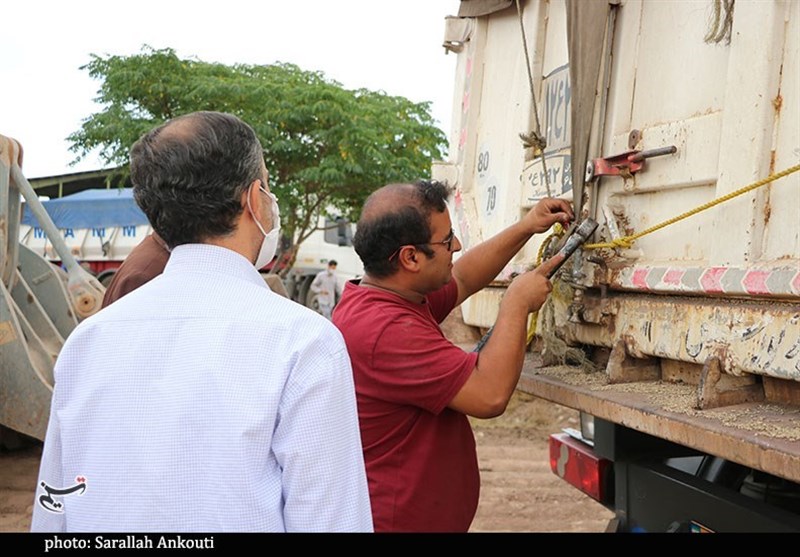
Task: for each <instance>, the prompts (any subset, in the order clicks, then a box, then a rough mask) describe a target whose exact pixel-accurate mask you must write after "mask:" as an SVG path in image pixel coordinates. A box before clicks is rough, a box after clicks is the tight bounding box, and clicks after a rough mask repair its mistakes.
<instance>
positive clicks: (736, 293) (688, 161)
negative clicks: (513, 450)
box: [433, 0, 800, 532]
mask: <svg viewBox="0 0 800 557" xmlns="http://www.w3.org/2000/svg"><path fill="white" fill-rule="evenodd" d="M444 44H445V48H446V49H447V50H449V51H450V53H453V54H455V55H456V56H457V65H456V77H455V91H454V109H453V120H452V121H453V128H452V130H451V133H450V150H449V155H448V160H446V161H441V162H438V163H435V164H434V167H433V174H434V177H436V178H439V179H442V180H446V181H447V182H448V183H449V184H450V185H451V186H453V187H454V191H455V194H454V204H453V208H452V216H453V221H454V222H455V223H456V226H457V227H458V228H457V230H458V232H459V234H460V236H459V237H460V238H461V239H462V243H463V244H464V246H465V248H467V249H468V248H469V247H470V246H471V245H475V244H477V243H479V242H481V241H482V240H485V239H487V238H489V237H490V236H492V235H493V234H495V233H497V232H499V231H500V230H502V229H503V228H504V227H506V226H507V225H508V224H510V223H512V222H514V221H516V220H517V219H518V218H519V216H520V215H521V214H523V213H524V212H525V211H527V210H528V209H529V208H530V207H532V206H533V205H534V204H535V203H536V202H537V201H538V200H539V199H541V198H542V197H545V196H556V197H562V198H565V199H568V200H571V201H572V203H573V205H574V208H575V212H576V215H578V216H579V220H580V219H584V218H592V219H593V220H595V221H597V222H598V223H600V226H599V227H598V229H597V230H596V232H595V234H594V236H593V237H592V238H590V239H589V241H588V242H587V244H585V245H584V246H583V248H582V249H580V250H578V252H577V253H576V254H575V255H574V256H573V257H572V258H571V259H570V261H569V262H568V263H567V264H566V265H564V267H562V269H561V271H559V273H558V274H557V275H556V277H554V279H553V284H554V290H553V292H552V294H551V295H550V297H549V299H548V301H547V303H546V304H545V306H543V307H542V308H541V309H540V311H539V312H538V313H537V314H535V315H534V316H532V318H531V326H530V331H529V339H530V341H531V350H530V351H529V353H528V357H527V358H526V363H525V366H524V368H523V373H522V377H521V379H520V382H519V384H518V388H519V389H520V390H522V391H525V392H527V393H531V394H534V395H537V396H539V397H542V398H544V399H547V400H550V401H553V402H555V403H557V404H560V405H564V406H567V407H570V408H573V409H577V410H579V411H580V415H581V430H580V431H578V430H577V429H570V430H567V431H565V432H561V433H554V434H553V435H552V436H551V437H550V451H551V458H550V461H551V467H552V469H553V471H554V472H555V473H556V474H558V475H559V476H561V477H562V478H563V479H564V480H566V481H569V482H570V483H571V484H573V485H575V486H576V487H578V488H579V489H581V490H583V491H584V492H585V493H587V494H589V495H591V496H592V497H594V498H595V499H597V500H599V501H600V502H602V503H603V504H604V505H606V506H607V507H608V508H610V509H612V510H613V511H614V513H615V518H614V519H613V520H612V522H611V524H609V531H623V532H632V531H648V532H666V531H692V532H706V531H715V532H722V531H753V532H756V531H798V530H800V172H798V170H800V165H799V164H798V163H800V2H796V1H791V0H787V1H778V0H776V1H747V0H737V1H736V2H720V1H718V0H716V1H715V0H708V1H697V2H656V1H646V0H645V1H641V0H621V1H617V0H611V1H606V0H595V1H592V2H588V1H569V0H550V1H546V0H541V1H533V0H528V1H520V2H515V1H514V2H512V1H511V0H508V1H502V0H492V1H483V0H467V1H462V2H461V3H460V6H459V12H458V15H457V16H453V17H448V18H447V19H446V20H445V42H444ZM561 241H563V233H562V232H561V231H559V230H556V229H553V230H551V232H550V233H548V234H543V235H541V236H537V237H535V238H534V239H533V240H532V241H531V242H529V243H528V245H527V246H526V247H525V249H524V250H523V251H522V252H521V253H520V254H519V255H518V256H517V257H516V258H515V259H514V260H513V261H512V262H511V263H510V264H509V265H508V267H507V268H506V269H504V270H503V272H502V273H501V274H500V275H499V276H498V277H497V278H496V280H495V281H494V282H493V283H492V284H491V285H490V286H489V287H488V288H486V289H484V290H483V291H481V292H480V293H478V294H476V295H475V296H474V297H473V298H471V299H470V300H468V301H467V302H465V304H464V306H463V308H462V310H463V315H464V320H465V322H466V323H468V324H470V325H473V326H476V327H481V328H483V329H488V328H490V327H491V326H492V325H493V323H494V320H495V319H496V316H497V309H498V305H499V300H500V299H501V298H502V295H503V292H504V291H505V287H506V286H507V285H508V283H509V281H510V280H511V279H512V277H513V276H514V274H515V273H520V272H524V271H525V270H527V269H529V268H530V267H531V266H533V265H535V264H537V262H539V261H541V260H543V259H545V258H547V257H549V256H550V255H552V254H553V253H555V250H556V249H557V247H558V245H559V242H561Z"/></svg>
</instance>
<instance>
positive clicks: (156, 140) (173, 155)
mask: <svg viewBox="0 0 800 557" xmlns="http://www.w3.org/2000/svg"><path fill="white" fill-rule="evenodd" d="M262 164H263V149H262V146H261V143H260V142H259V141H258V137H257V136H256V134H255V132H254V131H253V128H251V127H250V126H249V125H247V124H246V123H245V122H243V121H242V120H240V119H239V118H237V117H236V116H233V115H232V114H225V113H221V112H193V113H191V114H186V115H183V116H179V117H177V118H175V119H173V120H170V121H168V122H166V123H165V124H162V125H161V126H158V127H157V128H155V129H153V130H151V131H150V132H148V133H146V134H145V135H144V136H142V137H141V138H140V139H139V140H138V141H137V142H136V143H134V145H133V147H132V148H131V162H130V165H131V181H132V182H133V195H134V199H135V200H136V203H137V204H138V205H139V207H141V209H142V211H143V212H144V213H145V215H147V218H148V219H149V220H150V224H151V225H152V227H153V229H154V230H155V231H156V232H157V233H158V235H159V236H161V238H163V239H164V241H165V242H166V244H167V245H168V246H169V247H170V248H174V247H175V246H179V245H181V244H189V243H198V242H202V241H204V240H206V239H208V238H214V237H220V236H226V235H228V234H230V233H231V232H233V231H234V229H235V226H236V219H237V217H238V216H239V215H240V214H241V212H242V211H243V207H242V202H241V198H242V194H243V193H244V192H245V191H246V190H247V188H248V187H249V186H250V184H252V183H253V181H254V180H257V179H263V178H264V176H263V167H262Z"/></svg>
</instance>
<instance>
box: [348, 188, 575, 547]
mask: <svg viewBox="0 0 800 557" xmlns="http://www.w3.org/2000/svg"><path fill="white" fill-rule="evenodd" d="M447 197H448V191H447V188H446V187H445V186H444V185H443V184H440V183H438V182H428V181H420V182H417V183H416V184H391V185H388V186H385V187H383V188H381V189H379V190H377V191H376V192H374V193H373V194H372V195H371V196H370V197H369V198H368V199H367V202H366V204H365V205H364V209H363V211H362V214H361V220H359V222H358V226H357V228H356V235H355V238H354V240H353V244H354V246H355V249H356V251H357V252H358V255H359V257H361V260H362V262H363V264H364V270H365V274H364V277H363V278H362V279H361V281H360V282H359V281H351V282H349V283H347V284H346V285H345V290H344V293H343V294H342V298H341V301H340V302H339V305H338V306H336V309H335V310H334V312H333V322H334V324H335V325H336V326H338V327H339V329H340V330H341V332H342V334H343V336H344V339H345V342H346V343H347V348H348V351H349V353H350V359H351V362H352V365H353V373H354V377H355V386H356V397H357V401H358V414H359V423H360V426H361V440H362V446H363V449H364V459H365V463H366V467H367V479H368V481H369V491H370V500H371V503H372V516H373V523H374V526H375V531H376V532H390V531H399V532H466V531H467V530H468V529H469V526H470V524H471V523H472V519H473V518H474V516H475V511H476V509H477V506H478V495H479V489H480V477H479V474H478V463H477V454H476V452H475V439H474V436H473V434H472V428H471V427H470V424H469V421H468V419H467V416H475V417H478V418H491V417H495V416H499V415H500V414H502V413H503V412H504V411H505V408H506V405H507V404H508V401H509V399H510V398H511V395H512V394H513V392H514V389H515V388H516V384H517V381H518V380H519V375H520V372H521V370H522V362H523V358H524V355H525V346H526V328H527V320H528V314H529V313H530V312H532V311H536V310H538V309H539V308H540V307H541V305H542V304H543V303H544V301H545V299H546V297H547V295H548V293H549V292H550V290H551V288H552V286H551V284H550V281H549V280H548V279H547V278H546V277H547V272H548V271H549V270H550V269H551V268H553V267H554V266H555V265H556V264H557V263H558V262H559V261H560V260H561V256H556V257H554V258H552V259H550V260H548V261H546V262H544V263H543V264H542V265H540V266H539V267H537V268H536V269H535V270H533V271H530V272H527V273H523V274H522V275H519V276H518V277H517V278H515V279H514V281H513V282H512V283H511V285H510V286H509V288H508V290H507V291H506V293H505V295H504V296H503V301H502V302H501V304H500V309H499V314H498V317H497V322H496V323H495V326H494V330H493V333H492V335H491V337H490V338H489V340H488V341H487V343H486V345H485V346H484V347H483V349H482V350H481V352H479V353H478V352H465V351H464V350H462V349H461V348H459V347H457V346H455V345H454V344H452V343H451V342H450V341H448V340H447V339H446V338H445V337H444V335H443V334H442V331H441V329H440V328H439V323H441V322H442V321H443V320H444V319H445V317H447V315H448V314H449V313H450V311H452V310H453V308H455V307H456V306H457V305H458V304H460V303H461V302H463V301H464V300H465V299H466V298H467V297H469V296H471V295H472V294H474V293H475V292H477V291H478V290H480V289H482V288H484V287H485V286H487V285H488V284H489V283H490V282H491V281H492V280H493V279H494V278H495V277H496V276H497V275H498V274H499V273H500V271H501V270H502V269H503V267H505V265H506V264H507V263H508V262H509V261H510V260H511V258H512V257H514V255H515V254H516V253H517V252H518V251H519V250H520V249H522V247H523V246H524V245H525V243H526V242H527V241H528V239H530V237H531V236H532V235H533V234H535V233H541V232H545V231H546V230H548V229H549V228H550V227H551V226H552V225H553V224H555V223H556V222H561V223H564V224H567V223H568V222H569V221H570V220H572V218H573V213H572V209H571V208H570V206H569V204H568V203H567V202H566V201H564V200H560V199H544V200H542V201H540V202H539V203H538V204H537V205H536V206H535V207H533V209H531V210H530V211H529V212H528V213H527V214H526V215H525V216H524V217H523V218H522V219H521V220H520V221H519V222H518V223H516V224H514V225H512V226H510V227H508V228H507V229H505V230H503V231H502V232H500V233H499V234H497V235H496V236H494V237H493V238H491V239H489V240H487V241H486V242H483V243H482V244H479V245H477V246H475V247H474V248H471V249H470V250H469V251H468V252H466V253H464V255H463V256H461V257H460V258H459V259H458V261H457V262H456V263H455V264H453V253H454V252H456V251H459V250H460V249H461V242H459V240H458V238H457V237H456V236H455V234H454V232H453V229H452V224H451V221H450V214H449V212H448V211H447Z"/></svg>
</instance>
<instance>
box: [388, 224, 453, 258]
mask: <svg viewBox="0 0 800 557" xmlns="http://www.w3.org/2000/svg"><path fill="white" fill-rule="evenodd" d="M455 237H456V233H455V231H454V230H453V229H452V228H451V229H450V234H448V235H447V238H445V239H444V240H442V241H441V242H423V243H421V244H404V245H402V246H400V247H399V248H397V249H396V250H394V253H392V255H390V256H389V261H391V260H392V259H394V258H395V257H396V256H397V254H398V253H400V250H401V249H403V248H404V247H407V246H434V245H437V244H442V245H444V246H446V247H447V251H453V239H454V238H455Z"/></svg>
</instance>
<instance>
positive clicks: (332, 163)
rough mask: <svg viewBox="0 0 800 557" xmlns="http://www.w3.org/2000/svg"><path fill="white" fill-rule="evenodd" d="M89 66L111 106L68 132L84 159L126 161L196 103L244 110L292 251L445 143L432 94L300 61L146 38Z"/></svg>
mask: <svg viewBox="0 0 800 557" xmlns="http://www.w3.org/2000/svg"><path fill="white" fill-rule="evenodd" d="M82 69H86V70H88V72H89V75H90V76H91V77H92V78H95V79H97V80H100V81H101V82H102V84H101V86H100V89H99V91H98V97H97V98H96V99H95V100H96V101H97V102H98V103H99V104H100V106H101V107H103V108H102V110H101V111H99V112H97V113H94V114H92V115H91V116H89V117H88V118H86V119H85V120H84V121H83V123H82V125H81V128H80V129H79V130H78V131H76V132H75V133H73V134H71V135H70V136H69V137H68V140H69V141H70V143H71V147H70V148H71V150H72V151H73V152H74V153H76V154H77V158H76V161H75V162H77V161H78V160H80V159H82V158H83V157H85V156H86V155H88V154H89V153H91V152H94V151H97V152H98V153H99V156H100V158H101V159H102V160H103V161H104V162H105V163H107V164H110V165H118V166H123V167H126V168H127V163H128V152H129V149H130V147H131V145H132V144H133V143H134V142H135V141H136V140H137V139H138V138H139V137H140V136H141V135H142V134H143V133H145V132H146V131H148V130H149V129H151V128H153V127H154V126H156V125H158V124H160V123H162V122H164V121H166V120H168V119H170V118H173V117H175V116H179V115H181V114H186V113H189V112H194V111H197V110H216V111H221V112H229V113H232V114H235V115H237V116H239V117H240V118H242V120H244V121H245V122H247V123H248V124H250V125H251V126H252V127H253V129H254V130H255V131H256V133H257V134H258V136H259V139H260V140H261V143H262V145H263V147H264V152H265V158H266V161H267V167H268V168H269V171H270V187H271V189H272V190H273V191H274V192H275V194H276V195H277V197H278V199H279V200H280V208H281V224H282V230H283V233H284V236H285V239H286V240H288V243H289V245H290V246H292V251H293V252H296V248H297V246H299V245H300V244H301V243H302V242H303V240H305V239H306V238H308V236H309V235H310V234H311V232H313V230H314V229H315V228H316V223H317V220H318V217H319V216H320V215H322V214H324V213H325V211H327V210H328V209H329V208H335V209H336V210H337V211H339V212H340V214H342V215H343V216H345V217H346V218H348V219H350V220H356V219H357V218H358V212H359V211H360V209H361V206H362V205H363V202H364V200H365V199H366V197H367V195H369V193H371V192H372V191H374V190H375V189H377V188H378V187H380V186H382V185H384V184H387V183H392V182H399V181H409V180H415V179H417V178H419V177H424V176H427V175H428V174H429V173H430V167H431V162H432V160H434V159H437V158H441V156H442V152H443V149H444V146H445V141H446V138H445V135H444V133H443V132H442V131H441V130H440V129H438V128H437V127H436V125H435V123H434V120H433V118H432V116H431V114H430V103H429V102H423V103H413V102H411V101H410V100H408V99H405V98H403V97H397V96H391V95H388V94H386V93H384V92H381V91H370V90H367V89H357V90H348V89H345V88H344V87H342V86H341V85H340V84H339V83H337V82H335V81H333V80H330V79H327V78H326V77H325V75H324V74H323V73H321V72H316V71H305V70H301V69H300V68H299V67H297V66H295V65H292V64H285V63H276V64H273V65H247V64H235V65H232V66H229V65H224V64H220V63H211V62H204V61H201V60H198V59H195V58H189V59H181V58H179V57H178V56H177V54H176V53H175V51H174V50H172V49H170V48H165V49H153V48H151V47H148V46H145V47H143V49H142V51H141V52H140V53H139V54H135V55H131V56H112V55H107V56H98V55H92V56H91V61H90V62H89V63H88V64H86V65H85V66H83V67H82Z"/></svg>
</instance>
